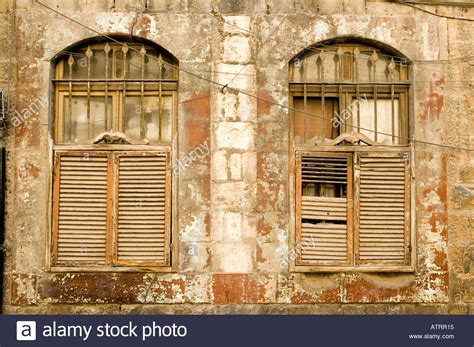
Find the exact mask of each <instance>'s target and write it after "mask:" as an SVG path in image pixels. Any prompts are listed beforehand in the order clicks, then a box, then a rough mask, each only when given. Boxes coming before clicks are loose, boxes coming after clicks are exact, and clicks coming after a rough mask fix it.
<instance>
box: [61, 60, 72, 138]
mask: <svg viewBox="0 0 474 347" xmlns="http://www.w3.org/2000/svg"><path fill="white" fill-rule="evenodd" d="M67 63H68V66H69V105H68V113H69V115H68V122H69V126H68V130H67V135H68V141H71V138H72V133H73V129H72V128H73V125H72V64H74V58H73V57H72V54H69V59H68V61H67ZM65 126H66V122H65V120H63V132H64V133H66V131H64V127H65ZM63 140H64V139H63Z"/></svg>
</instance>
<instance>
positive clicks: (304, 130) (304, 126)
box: [303, 83, 308, 143]
mask: <svg viewBox="0 0 474 347" xmlns="http://www.w3.org/2000/svg"><path fill="white" fill-rule="evenodd" d="M307 105H308V100H307V95H306V83H305V84H303V110H304V115H303V117H304V118H303V119H304V123H303V124H304V125H303V143H306V138H307V137H308V114H307V112H308V111H307V110H308V107H307Z"/></svg>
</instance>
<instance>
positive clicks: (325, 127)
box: [293, 97, 340, 140]
mask: <svg viewBox="0 0 474 347" xmlns="http://www.w3.org/2000/svg"><path fill="white" fill-rule="evenodd" d="M293 107H294V108H295V109H297V110H304V98H302V97H296V98H294V99H293ZM337 111H338V100H337V99H335V98H325V99H324V115H323V111H322V100H321V98H307V100H306V112H308V113H310V115H307V120H306V126H307V127H306V140H310V139H311V138H313V137H315V136H321V137H322V138H328V139H333V138H335V137H337V135H339V126H340V124H339V122H338V121H337V119H336V118H335V116H336V112H337ZM323 117H324V118H329V119H333V121H329V120H326V119H323ZM304 118H305V113H303V112H296V111H295V113H294V119H293V132H294V135H295V136H300V138H301V140H303V138H304Z"/></svg>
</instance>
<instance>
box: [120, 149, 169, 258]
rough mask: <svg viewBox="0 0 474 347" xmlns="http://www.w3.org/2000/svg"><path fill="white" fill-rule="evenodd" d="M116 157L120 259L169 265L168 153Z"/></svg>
mask: <svg viewBox="0 0 474 347" xmlns="http://www.w3.org/2000/svg"><path fill="white" fill-rule="evenodd" d="M117 160H118V187H117V194H118V199H117V205H118V206H117V215H118V216H117V217H118V221H117V249H116V253H117V261H118V263H120V264H125V265H167V262H168V252H169V250H168V240H169V203H168V201H169V182H168V174H167V171H168V169H167V168H168V156H167V154H166V153H160V154H147V155H119V156H118V159H117Z"/></svg>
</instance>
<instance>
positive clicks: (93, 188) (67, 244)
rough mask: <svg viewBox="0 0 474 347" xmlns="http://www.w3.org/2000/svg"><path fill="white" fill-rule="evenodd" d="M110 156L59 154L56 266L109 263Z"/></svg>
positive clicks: (55, 185) (56, 201)
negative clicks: (108, 188) (107, 241)
mask: <svg viewBox="0 0 474 347" xmlns="http://www.w3.org/2000/svg"><path fill="white" fill-rule="evenodd" d="M107 183H108V156H107V154H104V153H94V152H90V153H87V156H85V155H84V153H79V152H76V153H66V152H59V153H56V176H55V182H54V192H53V196H54V228H53V233H54V235H53V247H54V252H53V257H54V262H55V263H57V264H62V265H75V264H76V265H95V264H99V263H102V264H103V263H105V257H106V230H107Z"/></svg>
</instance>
